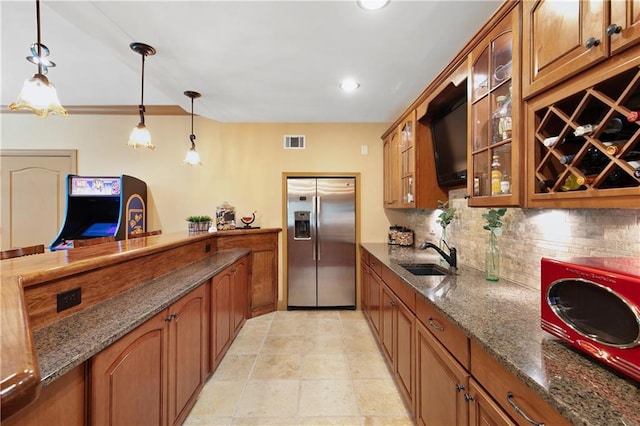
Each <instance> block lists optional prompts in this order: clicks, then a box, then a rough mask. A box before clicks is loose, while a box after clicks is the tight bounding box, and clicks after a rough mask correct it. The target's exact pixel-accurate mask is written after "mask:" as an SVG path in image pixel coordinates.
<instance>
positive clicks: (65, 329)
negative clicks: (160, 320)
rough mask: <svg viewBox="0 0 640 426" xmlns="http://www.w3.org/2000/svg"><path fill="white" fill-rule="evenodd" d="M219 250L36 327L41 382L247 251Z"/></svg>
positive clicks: (122, 333)
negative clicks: (79, 310) (86, 307)
mask: <svg viewBox="0 0 640 426" xmlns="http://www.w3.org/2000/svg"><path fill="white" fill-rule="evenodd" d="M250 252H251V250H249V249H232V250H219V251H217V252H215V253H213V254H211V256H209V257H207V258H205V259H203V260H200V261H198V262H195V263H192V264H190V265H188V266H186V267H184V268H180V269H178V270H176V271H173V272H171V273H168V274H166V275H163V276H161V277H158V278H156V279H154V280H151V281H149V282H148V283H145V284H142V285H139V286H137V287H135V288H132V289H130V290H128V291H126V292H124V293H121V294H119V295H117V296H114V297H112V298H110V299H108V300H106V301H104V302H102V303H100V304H98V305H95V306H93V307H91V308H88V309H85V310H83V311H81V312H78V313H76V314H73V315H70V316H68V317H66V318H63V319H61V320H60V321H57V322H55V323H52V324H50V325H48V326H45V327H42V328H40V329H37V330H35V331H34V333H33V335H34V344H35V349H36V353H37V355H38V365H39V367H40V376H41V379H42V384H43V385H47V384H49V383H51V382H52V381H53V380H55V379H56V378H58V377H60V376H62V375H64V374H65V373H67V372H68V371H70V370H71V369H73V368H74V367H76V366H77V365H80V364H81V363H82V362H84V361H86V360H88V359H89V358H91V357H92V356H93V355H95V354H97V353H98V352H100V351H101V350H103V349H104V348H106V347H107V346H109V345H110V344H111V343H113V342H115V341H116V340H118V339H119V338H120V337H122V336H124V335H125V334H127V333H128V332H130V331H131V330H133V329H135V328H136V327H138V326H139V325H140V324H142V323H144V322H145V321H146V320H148V319H149V318H152V317H153V316H155V315H156V314H158V313H159V312H161V311H162V310H163V309H165V308H167V307H168V306H170V305H171V304H172V303H174V302H176V301H177V300H179V299H180V298H181V297H183V296H185V295H186V294H188V293H189V292H190V291H192V290H193V289H195V288H196V287H198V286H199V285H200V284H202V283H203V282H205V281H206V280H208V279H209V278H211V277H213V276H214V275H216V274H217V273H218V272H220V271H221V270H223V269H224V268H226V267H228V266H229V265H231V264H232V263H234V262H235V261H236V260H238V259H240V258H241V257H243V256H245V255H246V254H248V253H250Z"/></svg>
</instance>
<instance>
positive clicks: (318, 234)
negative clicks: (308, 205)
mask: <svg viewBox="0 0 640 426" xmlns="http://www.w3.org/2000/svg"><path fill="white" fill-rule="evenodd" d="M314 198H315V204H316V226H315V228H316V243H315V246H316V260H320V255H321V254H322V250H321V245H320V206H321V203H320V201H321V198H320V196H316V197H314Z"/></svg>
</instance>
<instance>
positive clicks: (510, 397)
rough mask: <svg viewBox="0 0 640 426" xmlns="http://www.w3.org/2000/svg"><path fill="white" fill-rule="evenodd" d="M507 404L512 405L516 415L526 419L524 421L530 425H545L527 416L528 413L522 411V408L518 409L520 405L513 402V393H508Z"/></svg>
mask: <svg viewBox="0 0 640 426" xmlns="http://www.w3.org/2000/svg"><path fill="white" fill-rule="evenodd" d="M507 402H508V403H509V404H511V406H512V407H513V409H514V410H516V413H518V414H520V415H521V416H522V417H524V419H525V420H526V421H528V422H529V423H531V424H532V425H535V426H544V423H539V422H536V421H535V420H533V419H531V417H529V416H527V413H525V412H524V411H522V408H520V407H518V404H516V403H515V402H513V393H511V392H507Z"/></svg>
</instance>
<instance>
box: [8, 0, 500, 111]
mask: <svg viewBox="0 0 640 426" xmlns="http://www.w3.org/2000/svg"><path fill="white" fill-rule="evenodd" d="M501 3H502V2H501V1H479V0H467V1H455V0H446V1H427V0H422V1H406V0H391V2H390V3H389V4H388V6H387V7H386V8H384V9H382V10H380V11H366V10H363V9H361V8H360V7H358V6H357V4H356V1H355V0H340V1H308V0H300V1H264V0H263V1H252V2H250V1H213V0H210V1H111V0H108V1H48V0H42V1H41V30H42V43H43V44H45V45H46V46H47V47H48V48H49V49H50V51H51V54H50V57H49V58H50V59H51V60H53V61H54V62H55V63H56V64H57V66H56V67H55V68H50V69H49V73H48V74H47V77H48V78H49V80H50V81H51V82H52V83H53V84H54V85H55V86H56V88H57V89H58V95H59V97H60V101H61V102H62V104H63V105H64V106H105V105H106V106H109V105H137V104H138V103H139V102H140V87H141V61H142V60H141V56H140V55H138V54H137V53H134V52H133V51H132V50H130V49H129V44H130V43H131V42H134V41H137V42H143V43H147V44H150V45H151V46H153V47H154V48H155V49H156V50H157V54H156V55H154V56H149V57H147V59H146V62H145V89H144V90H145V93H144V103H145V105H146V106H147V111H148V112H149V113H153V105H180V106H182V107H183V108H184V109H186V110H187V111H190V108H191V106H190V102H191V101H190V99H189V98H187V97H186V96H184V94H183V92H184V91H185V90H195V91H198V92H200V93H201V94H202V97H201V98H199V99H197V100H196V101H195V107H194V108H195V113H196V114H199V115H203V116H206V117H209V118H212V119H215V120H219V121H222V122H390V121H394V120H395V119H397V118H398V116H399V115H400V114H401V113H402V111H403V110H404V109H405V108H406V107H407V106H408V105H409V104H410V103H411V102H413V101H414V100H415V99H416V98H417V96H418V95H419V94H420V93H421V92H422V91H423V90H424V88H425V87H426V86H427V85H428V84H429V83H430V82H431V81H432V80H433V78H434V77H435V76H436V75H437V74H438V73H439V72H440V71H441V70H442V69H443V68H444V67H445V66H446V65H447V64H448V63H449V62H450V61H451V60H452V59H453V58H454V56H455V55H456V54H457V52H458V51H460V50H461V49H462V47H463V46H464V45H465V44H466V43H467V42H468V41H469V40H470V39H471V37H473V35H474V34H475V33H476V32H477V31H478V30H479V29H480V28H481V26H482V25H483V23H484V22H486V21H487V19H488V18H489V17H490V16H491V15H492V14H493V13H494V12H495V11H496V10H497V9H498V7H499V6H500V4H501ZM0 20H1V30H0V31H1V33H0V34H1V37H2V39H1V47H2V49H1V61H2V62H1V84H2V86H1V88H2V92H1V103H2V105H3V106H6V105H8V104H9V103H11V102H13V101H14V100H15V98H16V97H17V95H18V92H19V90H20V88H21V87H22V83H23V81H24V79H25V78H26V77H28V76H31V75H32V74H34V73H35V72H36V71H37V68H36V66H35V65H33V64H31V63H29V62H28V61H27V60H26V59H25V57H26V56H28V55H29V46H30V45H31V43H33V42H35V41H36V23H35V21H36V19H35V1H34V0H18V1H8V0H0ZM346 77H352V78H354V79H356V80H357V81H358V82H359V83H360V88H359V89H357V90H356V91H355V92H354V93H344V92H343V91H341V90H340V88H339V83H340V81H341V80H342V79H344V78H346Z"/></svg>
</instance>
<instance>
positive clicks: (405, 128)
mask: <svg viewBox="0 0 640 426" xmlns="http://www.w3.org/2000/svg"><path fill="white" fill-rule="evenodd" d="M398 130H399V132H400V164H401V167H400V181H401V182H402V183H401V184H400V195H401V197H400V204H401V206H402V207H405V208H406V207H415V205H416V203H415V192H414V182H415V178H416V149H415V142H416V112H415V111H411V112H410V113H409V115H408V116H407V117H406V118H405V119H404V120H403V121H402V123H400V126H399V129H398Z"/></svg>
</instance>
